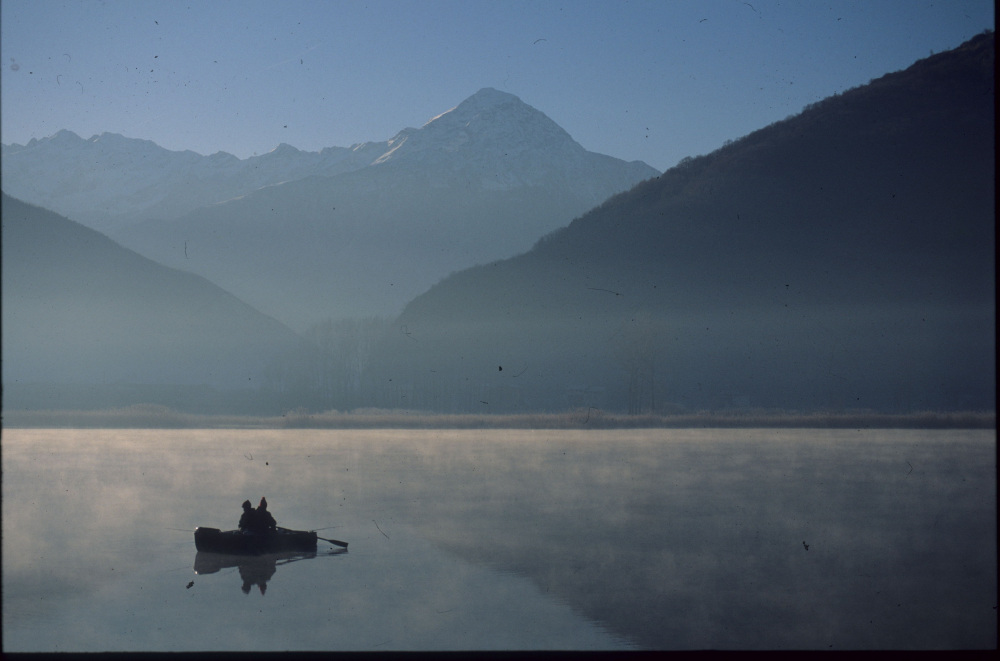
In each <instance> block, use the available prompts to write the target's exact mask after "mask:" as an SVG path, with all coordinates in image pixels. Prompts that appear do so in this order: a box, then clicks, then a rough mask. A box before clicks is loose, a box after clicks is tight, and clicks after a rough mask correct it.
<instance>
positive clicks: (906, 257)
mask: <svg viewBox="0 0 1000 661" xmlns="http://www.w3.org/2000/svg"><path fill="white" fill-rule="evenodd" d="M993 62H994V35H993V34H992V33H989V34H984V35H980V36H979V37H977V38H975V39H973V40H971V41H970V42H968V43H966V44H965V45H963V46H961V47H960V48H957V49H955V50H953V51H950V52H946V53H941V54H938V55H935V56H932V57H930V58H928V59H925V60H922V61H920V62H918V63H916V64H914V65H913V66H912V67H910V68H909V69H907V70H905V71H901V72H898V73H893V74H889V75H886V76H884V77H882V78H880V79H878V80H875V81H872V82H871V83H870V84H868V85H865V86H863V87H860V88H856V89H853V90H850V91H848V92H845V93H843V94H840V95H838V96H835V97H832V98H829V99H826V100H824V101H822V102H820V103H817V104H815V105H813V106H811V107H809V108H807V109H805V110H804V111H803V112H802V113H801V114H800V115H798V116H795V117H792V118H789V119H787V120H785V121H782V122H778V123H776V124H774V125H771V126H768V127H766V128H764V129H761V130H759V131H757V132H755V133H752V134H750V135H748V136H746V137H745V138H742V139H740V140H738V141H735V142H733V143H731V144H729V145H727V146H726V147H724V148H722V149H720V150H718V151H716V152H714V153H712V154H709V155H706V156H702V157H698V158H694V159H689V160H686V161H684V162H682V163H681V164H680V165H679V166H678V167H676V168H673V169H671V170H669V171H667V172H666V173H664V174H663V175H662V176H661V177H659V178H658V179H655V180H651V181H648V182H645V183H643V184H640V185H639V186H637V187H636V188H634V189H633V190H631V191H629V192H627V193H623V194H621V195H618V196H616V197H614V198H612V199H610V200H609V201H607V202H606V203H604V204H603V205H601V206H600V207H598V208H596V209H594V210H593V211H591V212H590V213H588V214H586V215H584V216H583V217H581V218H579V219H577V220H575V221H574V222H573V223H572V224H571V225H570V226H569V227H567V228H565V229H563V230H559V231H557V232H555V233H553V234H551V235H549V236H548V237H546V238H545V239H543V240H542V241H540V242H539V243H538V244H537V245H536V246H535V248H534V249H533V250H531V251H530V252H528V253H526V254H524V255H521V256H519V257H517V258H514V259H510V260H506V261H502V262H497V263H494V264H491V265H488V266H482V267H477V268H474V269H470V270H467V271H463V272H461V273H458V274H455V275H453V276H452V277H450V278H448V279H446V280H445V281H443V282H442V283H441V284H439V285H438V286H436V287H434V288H433V289H431V290H430V291H429V292H427V293H426V294H425V295H423V296H421V297H419V298H417V299H416V300H414V301H413V302H412V303H411V304H410V305H409V306H408V307H407V308H406V310H405V311H404V313H403V315H402V316H401V318H400V320H399V326H400V327H401V328H405V329H406V331H405V333H403V332H401V333H398V334H396V335H395V336H393V337H392V339H391V340H390V341H388V342H387V345H386V348H385V353H384V356H385V359H386V360H385V363H384V365H383V366H382V369H383V370H384V377H385V380H386V382H388V380H389V379H392V383H394V384H396V388H395V389H394V390H392V391H391V392H390V393H389V394H387V395H386V397H387V398H388V399H389V400H393V399H394V400H396V402H397V403H399V402H403V400H404V399H406V398H409V400H410V402H411V403H413V404H415V405H418V406H425V407H428V408H441V409H463V410H464V409H470V408H471V409H476V408H479V409H480V410H487V408H489V409H491V410H500V409H502V408H505V407H506V408H514V407H517V408H536V409H559V408H565V407H566V406H567V405H586V406H591V405H593V406H601V407H610V408H622V409H625V408H627V409H629V410H633V411H636V410H649V409H650V408H655V409H659V410H665V409H668V408H677V407H686V408H701V407H733V406H767V407H787V408H845V407H860V408H880V409H887V410H913V409H921V408H944V409H949V408H980V407H983V408H985V407H989V408H992V407H993V405H994V398H995V383H994V379H995V368H994V356H995V348H994V340H993V338H994V327H995V305H994V293H995V291H994V263H995V260H994V200H995V189H994V175H995V155H994V83H993ZM455 384H460V385H459V386H458V387H457V388H456V387H454V385H455Z"/></svg>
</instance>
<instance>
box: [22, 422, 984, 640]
mask: <svg viewBox="0 0 1000 661" xmlns="http://www.w3.org/2000/svg"><path fill="white" fill-rule="evenodd" d="M995 441H996V434H995V431H992V430H990V431H954V430H945V431H914V430H891V431H887V430H631V431H591V432H580V431H509V430H482V431H478V430H450V431H431V430H425V431H404V430H391V431H384V430H383V431H377V430H371V431H342V430H338V431H328V430H280V431H275V430H255V429H244V430H198V431H192V430H65V429H60V430H24V429H5V430H4V432H3V445H2V452H3V646H4V651H8V652H11V651H103V650H112V651H117V650H128V651H131V650H159V651H178V650H374V651H384V650H400V649H403V650H453V649H505V650H516V649H618V648H638V649H646V648H658V649H693V648H739V649H760V648H772V649H775V648H777V649H780V648H798V649H802V648H807V649H830V648H833V649H845V648H855V649H857V648H863V649H873V648H874V649H877V648H919V649H933V648H992V647H995V646H996V644H997V630H996V593H997V564H996V553H997V547H996V534H997V530H996V481H995V474H996V473H995V471H996V452H995ZM261 496H266V497H267V499H268V502H269V504H270V509H271V511H272V512H273V514H274V515H275V517H276V518H277V520H278V525H280V526H285V527H289V528H299V529H318V528H324V530H321V531H320V532H319V534H320V535H322V536H327V537H331V538H336V539H339V540H343V541H346V542H348V543H349V544H350V546H349V550H348V551H346V552H344V551H342V550H341V549H339V547H336V546H333V545H331V544H328V543H325V542H320V544H319V547H318V549H317V552H316V554H315V555H305V556H303V555H285V556H269V557H264V558H257V559H253V560H248V559H242V560H241V559H239V558H235V557H231V556H214V555H212V554H199V553H197V552H196V550H195V547H194V541H193V535H192V531H193V529H194V528H195V527H196V526H211V527H218V528H224V529H225V528H232V527H234V526H235V524H236V522H237V520H238V518H239V515H240V503H241V502H242V501H243V500H244V499H250V500H252V501H253V502H255V503H256V501H257V500H258V499H259V498H260V497H261ZM196 565H197V571H196Z"/></svg>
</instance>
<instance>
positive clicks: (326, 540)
mask: <svg viewBox="0 0 1000 661" xmlns="http://www.w3.org/2000/svg"><path fill="white" fill-rule="evenodd" d="M316 539H322V540H323V541H324V542H330V543H331V544H336V545H337V546H343V547H344V548H345V549H346V548H347V542H342V541H340V540H337V539H327V538H326V537H320V536H319V535H316Z"/></svg>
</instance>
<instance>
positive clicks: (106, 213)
mask: <svg viewBox="0 0 1000 661" xmlns="http://www.w3.org/2000/svg"><path fill="white" fill-rule="evenodd" d="M369 166H378V167H391V168H393V169H394V168H418V169H423V168H433V169H434V170H435V172H436V174H437V176H438V177H444V179H446V180H447V181H445V180H444V179H438V180H437V181H436V182H430V185H432V186H445V185H453V184H455V183H456V182H461V183H462V184H464V185H467V186H473V187H474V188H476V189H481V190H507V189H511V188H518V187H524V186H547V185H554V184H559V185H563V186H570V187H572V188H579V190H578V191H576V192H577V193H578V194H580V195H584V196H586V197H587V199H588V201H589V202H590V203H592V204H598V203H600V202H601V201H603V200H604V199H605V198H607V197H608V196H610V195H612V194H614V193H617V192H620V191H622V190H625V189H627V188H629V187H631V186H632V185H634V184H635V183H637V182H638V181H641V180H643V179H647V178H650V177H653V176H656V175H657V174H659V173H658V172H657V171H656V170H654V169H653V168H651V167H649V166H647V165H646V164H644V163H641V162H638V161H637V162H633V163H625V162H623V161H620V160H618V159H613V158H611V157H608V156H603V155H599V154H593V153H591V152H587V151H586V150H585V149H584V148H583V147H582V146H581V145H580V144H578V143H577V142H576V141H574V140H573V139H572V138H571V137H570V136H569V134H568V133H566V131H564V130H563V129H562V128H560V127H559V126H558V125H557V124H556V123H555V122H553V121H552V120H551V119H549V118H548V117H547V116H546V115H545V114H544V113H542V112H540V111H538V110H536V109H535V108H532V107H531V106H529V105H528V104H526V103H524V102H523V101H521V100H520V99H519V98H518V97H516V96H514V95H513V94H508V93H506V92H500V91H498V90H495V89H492V88H485V89H482V90H480V91H479V92H477V93H476V94H474V95H472V96H471V97H469V98H468V99H466V100H465V101H463V102H462V103H460V104H459V105H458V106H456V107H454V108H452V109H451V110H448V111H446V112H444V113H441V114H440V115H438V116H436V117H434V118H432V119H431V120H429V121H428V122H427V123H425V124H424V125H423V126H422V127H421V128H406V129H403V130H402V131H400V132H399V133H397V134H396V135H395V136H394V137H393V138H391V139H389V140H386V141H383V142H365V143H358V144H355V145H353V146H351V147H328V148H325V149H322V150H321V151H318V152H306V151H301V150H299V149H296V148H295V147H293V146H292V145H289V144H284V143H283V144H280V145H278V146H277V147H275V148H274V149H273V150H272V151H270V152H268V153H266V154H260V155H255V156H252V157H250V158H247V159H239V158H237V157H236V156H233V155H232V154H228V153H225V152H217V153H215V154H212V155H210V156H203V155H200V154H197V153H195V152H193V151H171V150H167V149H164V148H162V147H160V146H158V145H156V144H155V143H153V142H151V141H149V140H140V139H136V138H127V137H124V136H122V135H119V134H115V133H102V134H100V135H95V136H92V137H91V138H89V139H83V138H81V137H80V136H78V135H76V134H75V133H73V132H72V131H68V130H62V131H59V132H58V133H56V134H55V135H53V136H51V137H48V138H42V139H32V140H31V141H29V142H28V144H26V145H18V144H12V145H4V146H3V162H2V170H0V172H2V177H3V186H4V190H5V191H6V192H7V193H8V194H10V195H13V196H15V197H18V198H20V199H23V200H26V201H28V202H30V203H32V204H37V205H40V206H43V207H45V208H48V209H52V210H53V211H56V212H58V213H60V214H63V215H65V216H67V217H70V218H73V219H75V220H78V221H79V222H82V223H84V224H87V225H89V226H91V227H94V228H95V229H100V230H105V231H111V230H114V229H115V228H118V227H122V226H124V225H127V224H131V223H133V222H136V221H142V220H149V219H171V218H178V217H180V216H183V215H185V214H187V213H189V212H191V211H193V210H194V209H197V208H199V207H203V206H208V205H212V204H218V203H220V202H224V201H226V200H229V199H233V198H237V197H241V196H243V195H246V194H248V193H250V192H252V191H254V190H258V189H261V188H263V187H266V186H272V185H275V184H279V183H283V182H290V181H295V180H298V179H303V178H306V177H311V176H325V177H329V176H335V175H338V174H343V173H346V172H352V171H357V170H360V169H362V168H366V167H369ZM595 181H598V182H604V183H606V184H607V185H606V186H605V185H598V186H597V187H596V188H595V187H594V185H593V184H594V182H595Z"/></svg>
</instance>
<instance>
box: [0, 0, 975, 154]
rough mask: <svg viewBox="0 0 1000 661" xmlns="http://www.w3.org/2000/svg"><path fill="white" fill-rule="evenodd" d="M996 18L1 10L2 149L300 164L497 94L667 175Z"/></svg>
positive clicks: (899, 6)
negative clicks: (72, 146) (93, 149)
mask: <svg viewBox="0 0 1000 661" xmlns="http://www.w3.org/2000/svg"><path fill="white" fill-rule="evenodd" d="M993 25H994V8H993V2H992V1H991V0H946V1H942V0H934V1H923V0H863V1H850V0H836V1H828V2H820V1H818V0H800V1H796V2H792V1H788V0H783V1H778V0H751V2H743V1H741V0H697V1H687V0H651V1H643V0H628V1H623V0H617V1H612V0H603V1H587V0H565V1H546V0H534V1H529V2H520V1H514V0H506V1H504V0H496V1H492V2H485V1H478V0H459V1H454V2H453V1H446V0H436V1H434V0H425V1H407V2H404V1H400V0H395V1H392V0H352V1H339V0H322V1H304V0H274V1H261V0H255V1H251V0H237V1H232V2H230V1H225V0H152V1H144V0H103V1H98V0H86V1H80V0H76V1H71V0H65V1H57V0H3V2H2V3H0V72H2V73H0V140H2V141H3V142H4V143H5V144H10V143H15V142H16V143H22V144H23V143H25V142H27V141H28V140H30V139H31V138H42V137H46V136H49V135H52V134H53V133H55V132H56V131H58V130H60V129H64V128H65V129H70V130H72V131H74V132H76V133H78V134H79V135H81V136H83V137H84V138H88V137H90V136H91V135H94V134H98V133H102V132H105V131H107V132H112V133H121V134H124V135H126V136H129V137H133V138H144V139H148V140H153V141H154V142H156V143H158V144H160V145H161V146H163V147H166V148H168V149H173V150H182V149H191V150H194V151H196V152H199V153H202V154H211V153H214V152H216V151H220V150H221V151H227V152H230V153H232V154H235V155H237V156H239V157H241V158H245V157H247V156H250V155H252V154H254V153H264V152H267V151H270V150H271V149H273V148H274V147H276V146H277V145H278V144H280V143H282V142H286V143H289V144H291V145H294V146H296V147H298V148H300V149H305V150H310V151H315V150H318V149H321V148H323V147H329V146H349V145H351V144H354V143H357V142H363V141H368V140H385V139H388V138H390V137H392V136H393V135H394V134H395V133H396V132H397V131H399V130H400V129H402V128H404V127H407V126H420V125H421V124H423V123H424V122H425V121H427V120H428V119H430V118H431V117H433V116H435V115H438V114H440V113H441V112H443V111H444V110H447V109H448V108H451V107H453V106H455V105H457V104H458V103H460V102H461V101H462V100H463V99H465V98H467V97H468V96H470V95H471V94H473V93H475V92H476V91H477V90H478V89H480V88H483V87H495V88H497V89H500V90H504V91H507V92H510V93H512V94H516V95H517V96H519V97H520V98H521V99H522V100H523V101H525V102H526V103H528V104H530V105H532V106H534V107H535V108H537V109H539V110H541V111H542V112H544V113H545V114H547V115H548V116H549V117H551V118H552V119H553V120H555V121H556V122H557V123H558V124H559V125H561V126H562V127H563V128H565V129H566V130H567V131H568V132H569V133H570V134H571V135H572V136H573V137H574V138H575V139H576V140H577V141H578V142H580V143H581V144H582V145H583V146H584V147H585V148H587V149H589V150H591V151H596V152H600V153H605V154H610V155H612V156H616V157H618V158H623V159H626V160H635V159H639V160H644V161H646V162H647V163H649V164H650V165H652V166H654V167H656V168H658V169H661V170H662V169H665V168H668V167H671V166H673V165H674V164H676V163H677V161H678V160H680V159H681V158H683V157H685V156H694V155H698V154H704V153H708V152H710V151H712V150H714V149H716V148H717V147H719V146H721V145H722V144H723V143H724V142H725V141H726V140H728V139H735V138H739V137H741V136H743V135H745V134H747V133H749V132H751V131H753V130H755V129H758V128H761V127H763V126H766V125H767V124H770V123H771V122H774V121H777V120H780V119H783V118H784V117H787V116H788V115H791V114H794V113H797V112H799V111H800V110H801V109H802V107H803V106H805V105H806V104H809V103H812V102H814V101H817V100H819V99H822V98H824V97H827V96H829V95H831V94H833V93H835V92H838V91H843V90H845V89H848V88H851V87H855V86H857V85H861V84H864V83H866V82H868V81H869V80H870V79H872V78H877V77H879V76H881V75H883V74H885V73H888V72H890V71H896V70H899V69H902V68H905V67H907V66H909V65H910V64H912V63H913V62H914V61H916V60H918V59H920V58H923V57H926V56H927V55H929V54H930V53H931V52H940V51H942V50H947V49H949V48H953V47H955V46H958V45H959V44H961V43H962V42H963V41H965V40H967V39H969V38H971V37H972V36H974V35H976V34H978V33H980V32H982V31H983V30H984V29H987V28H989V29H992V28H993Z"/></svg>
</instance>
